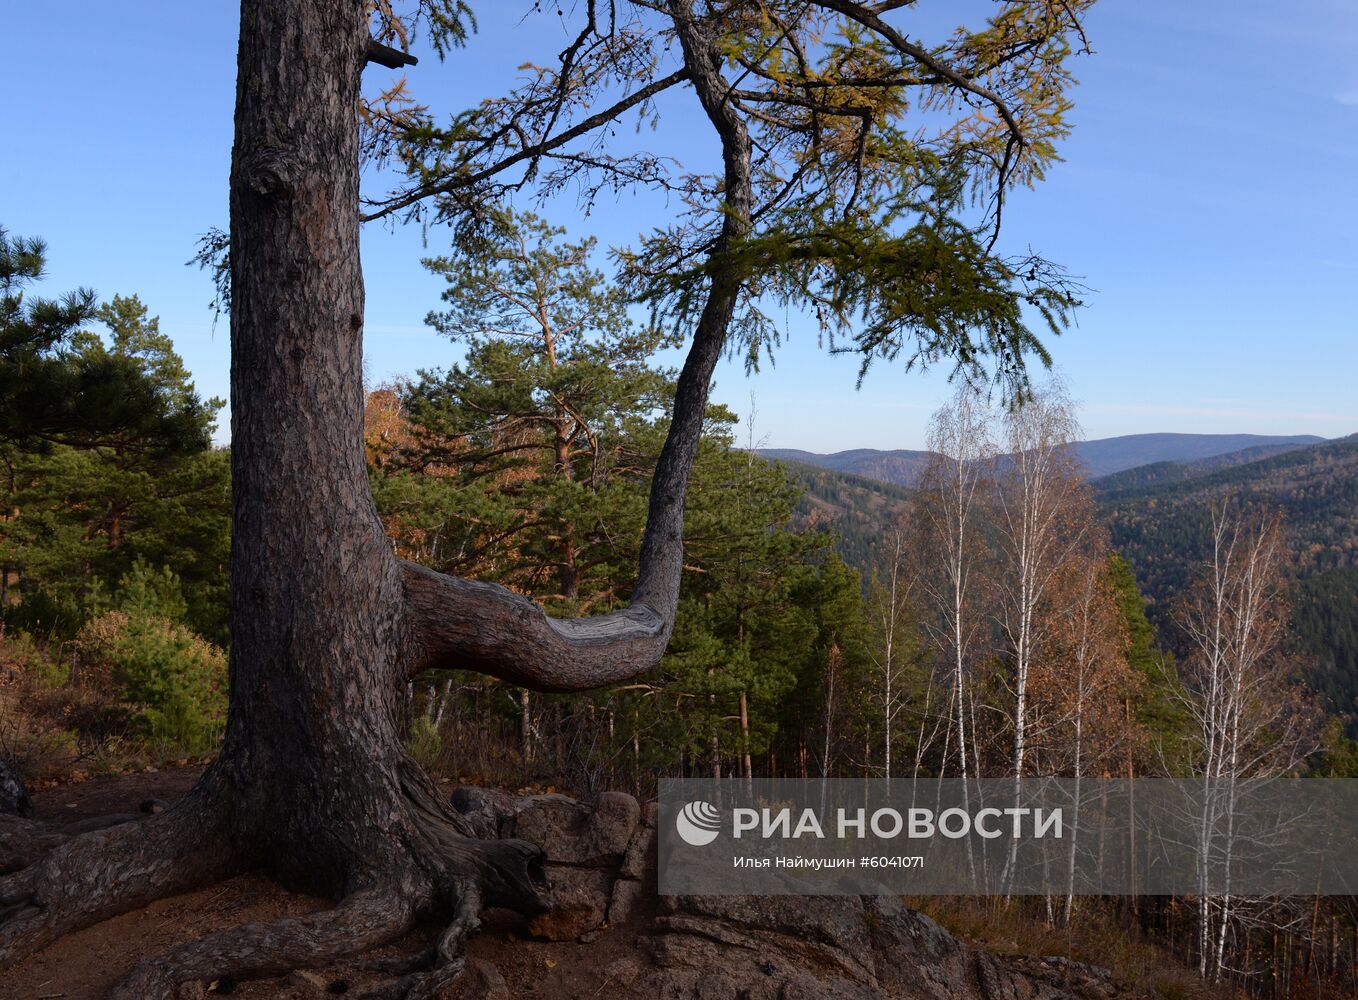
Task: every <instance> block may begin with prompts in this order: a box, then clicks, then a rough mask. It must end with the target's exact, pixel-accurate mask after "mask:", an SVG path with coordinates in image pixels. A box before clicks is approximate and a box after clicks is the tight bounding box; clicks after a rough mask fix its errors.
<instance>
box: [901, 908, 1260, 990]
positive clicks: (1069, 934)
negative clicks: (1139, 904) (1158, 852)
mask: <svg viewBox="0 0 1358 1000" xmlns="http://www.w3.org/2000/svg"><path fill="white" fill-rule="evenodd" d="M906 902H907V903H908V904H909V905H910V906H912V907H914V908H916V909H918V910H922V911H923V912H925V913H927V914H928V915H929V916H931V917H933V918H934V919H935V920H937V921H938V922H939V923H940V924H942V925H943V926H944V927H946V928H947V929H948V930H950V931H951V932H952V933H953V934H955V935H956V936H958V937H960V938H963V939H964V940H967V941H969V942H972V943H974V944H977V945H980V946H982V947H984V948H987V949H989V950H991V951H995V952H999V953H1001V954H1014V955H1044V956H1045V955H1060V956H1062V957H1064V958H1067V959H1070V960H1072V961H1075V962H1084V963H1087V964H1089V965H1097V966H1101V967H1103V968H1105V969H1108V970H1109V971H1111V972H1112V974H1113V976H1114V978H1115V979H1117V980H1118V981H1119V982H1121V983H1123V984H1126V985H1128V986H1131V987H1133V988H1134V989H1135V990H1137V991H1138V992H1142V993H1144V994H1145V995H1147V996H1150V997H1156V998H1160V1000H1237V998H1240V997H1243V996H1244V994H1243V993H1241V992H1239V991H1237V990H1234V989H1231V988H1229V987H1225V986H1212V985H1209V984H1207V983H1204V982H1202V980H1200V979H1199V978H1198V975H1197V971H1196V970H1195V969H1191V968H1188V967H1187V966H1185V965H1184V964H1183V963H1182V962H1181V961H1180V960H1179V959H1177V958H1176V957H1175V956H1173V955H1171V954H1170V953H1169V952H1168V951H1167V950H1166V949H1165V948H1163V947H1161V946H1160V945H1158V944H1156V943H1155V942H1154V941H1151V940H1148V939H1147V938H1145V937H1144V936H1143V935H1142V934H1140V933H1139V932H1138V931H1137V929H1136V927H1135V925H1134V923H1133V922H1132V919H1131V917H1130V916H1129V915H1128V914H1127V913H1126V912H1125V911H1124V910H1122V908H1121V906H1120V905H1119V904H1117V903H1114V902H1111V901H1109V900H1104V899H1081V900H1077V901H1076V908H1075V913H1074V916H1073V918H1072V920H1071V925H1070V926H1069V927H1054V926H1051V925H1049V924H1048V923H1047V920H1046V908H1045V905H1044V904H1043V901H1042V900H1040V899H1016V900H1012V901H1010V902H1009V903H1007V904H1006V903H1005V901H1004V900H1003V899H1002V898H999V897H979V896H917V897H909V898H908V899H907V900H906Z"/></svg>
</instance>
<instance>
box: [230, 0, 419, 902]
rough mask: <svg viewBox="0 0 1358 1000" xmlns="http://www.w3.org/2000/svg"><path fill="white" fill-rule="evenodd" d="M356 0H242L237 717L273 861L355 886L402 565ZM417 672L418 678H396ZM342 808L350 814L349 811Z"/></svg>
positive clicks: (242, 789) (235, 379)
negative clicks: (374, 442) (362, 187)
mask: <svg viewBox="0 0 1358 1000" xmlns="http://www.w3.org/2000/svg"><path fill="white" fill-rule="evenodd" d="M367 38H368V32H367V27H366V23H365V19H364V18H363V16H362V11H361V4H360V3H359V0H344V2H339V3H326V2H306V3H299V2H289V3H274V2H261V3H250V2H247V3H246V4H245V5H244V12H243V15H242V32H241V47H240V59H239V67H238V73H239V78H238V83H237V87H238V97H237V107H236V138H235V149H234V155H233V164H232V172H231V246H232V312H231V340H232V365H231V389H232V401H233V406H232V413H231V440H232V502H233V528H234V531H233V535H232V538H233V549H232V558H231V593H232V604H231V636H232V641H231V685H232V697H231V716H230V720H229V723H228V731H227V741H226V750H225V753H224V757H225V759H226V760H227V761H228V762H229V767H230V769H231V773H232V776H233V780H234V781H235V782H236V783H237V786H238V794H239V796H240V802H241V805H242V806H243V807H244V808H243V812H244V814H245V815H246V816H259V817H265V818H266V820H267V821H266V822H265V823H264V824H263V825H264V829H262V830H259V831H251V833H252V834H253V835H255V836H256V837H258V838H260V839H261V840H264V841H272V843H267V845H264V844H262V845H261V846H262V847H263V848H264V849H265V850H266V851H267V856H268V857H269V858H270V863H271V866H272V867H276V868H277V871H278V874H280V875H283V876H285V877H289V878H290V879H305V880H307V881H311V880H314V881H315V882H316V883H317V885H316V887H317V888H321V889H326V890H329V891H334V890H335V889H337V888H343V887H344V885H345V883H346V880H347V879H348V878H350V877H351V874H352V873H351V872H349V871H348V870H346V869H347V868H349V867H350V864H349V863H347V862H346V860H345V859H349V858H364V859H379V858H381V857H382V854H383V853H384V852H386V851H388V850H390V846H389V844H390V840H391V838H390V837H389V836H388V834H389V832H390V831H386V830H383V829H381V828H380V826H378V825H375V824H372V823H371V822H370V818H371V817H374V816H393V817H394V816H399V815H401V811H402V810H401V807H400V803H401V801H402V790H401V771H402V767H401V764H402V763H403V760H404V754H403V751H402V749H401V743H400V740H399V738H398V734H397V731H396V727H395V718H396V712H395V699H396V694H397V690H398V686H399V685H398V681H397V677H398V671H399V667H400V657H401V649H402V642H403V639H402V628H403V622H404V620H405V615H404V597H403V593H402V583H401V572H400V566H399V564H398V562H397V560H396V558H395V556H394V555H393V552H392V548H391V545H390V543H389V542H388V541H387V540H386V538H385V537H384V534H383V531H382V526H381V523H380V521H379V519H378V517H377V512H376V509H375V508H374V505H373V501H372V497H371V494H370V492H369V488H368V479H367V470H366V466H365V463H364V456H363V440H362V427H363V383H362V330H363V276H362V271H361V268H360V263H359V222H358V213H357V205H358V129H357V119H356V114H355V109H356V108H357V105H358V97H359V78H360V75H361V72H362V68H363V65H364V49H365V46H366V44H367ZM401 680H402V682H403V680H404V678H402V679H401ZM346 817H347V818H346Z"/></svg>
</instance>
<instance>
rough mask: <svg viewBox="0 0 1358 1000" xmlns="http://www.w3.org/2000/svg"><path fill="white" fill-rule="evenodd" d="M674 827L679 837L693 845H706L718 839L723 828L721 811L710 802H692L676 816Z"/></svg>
mask: <svg viewBox="0 0 1358 1000" xmlns="http://www.w3.org/2000/svg"><path fill="white" fill-rule="evenodd" d="M674 828H675V829H676V830H677V831H679V839H680V840H682V841H683V842H684V843H685V844H688V845H689V846H691V847H706V846H707V845H708V844H710V843H712V841H714V840H716V839H717V834H718V833H719V832H720V829H721V813H719V812H718V811H717V807H716V806H714V805H712V803H710V802H703V801H701V800H699V801H697V802H690V803H689V804H688V805H686V806H684V808H682V809H680V810H679V815H678V816H676V817H674Z"/></svg>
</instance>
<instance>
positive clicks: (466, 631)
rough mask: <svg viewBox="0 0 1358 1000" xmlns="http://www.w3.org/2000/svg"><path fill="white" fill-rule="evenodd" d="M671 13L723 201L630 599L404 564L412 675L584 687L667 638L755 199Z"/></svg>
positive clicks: (689, 27)
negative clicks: (522, 588)
mask: <svg viewBox="0 0 1358 1000" xmlns="http://www.w3.org/2000/svg"><path fill="white" fill-rule="evenodd" d="M669 10H670V14H671V17H672V18H673V20H674V25H675V30H676V34H677V36H678V38H679V41H680V44H681V45H682V46H683V49H684V63H685V67H686V68H685V73H686V75H687V76H688V77H689V79H691V81H692V83H693V88H694V91H695V92H696V93H697V95H698V99H699V101H700V102H701V103H702V106H703V110H704V111H705V112H706V113H707V116H708V118H709V119H710V120H711V122H712V125H713V127H714V128H715V130H716V132H717V134H718V135H719V136H720V138H721V143H722V162H723V166H724V181H725V195H726V204H725V212H724V213H723V219H722V229H721V233H720V235H719V236H718V237H717V239H716V240H715V241H714V243H713V246H712V250H711V257H712V258H713V260H714V262H715V263H716V265H717V266H714V267H713V268H711V269H710V274H711V277H710V279H709V281H710V284H709V287H708V290H707V299H706V302H705V303H704V305H703V310H702V312H701V314H700V315H699V317H698V323H697V326H696V328H695V329H694V332H693V344H692V346H691V347H690V348H689V352H688V357H687V358H686V359H685V361H684V367H683V370H682V371H681V372H680V374H679V382H678V385H677V386H676V389H675V396H674V410H673V414H672V416H671V419H670V427H669V433H668V434H667V436H666V438H665V445H664V448H663V449H662V450H661V452H660V458H659V460H658V461H657V463H656V469H655V475H654V477H653V478H652V480H651V498H650V506H649V509H648V511H647V517H646V532H645V534H644V535H643V536H642V542H641V558H640V563H639V565H638V571H637V584H636V587H635V588H634V589H633V591H632V601H631V604H630V605H629V606H628V607H627V608H625V609H624V610H621V611H615V612H612V613H610V614H607V615H600V616H597V617H592V618H580V619H573V620H558V619H552V618H548V617H547V615H546V613H545V612H544V611H543V610H542V608H541V607H540V606H539V605H537V604H536V603H534V602H533V601H531V600H529V599H528V598H526V597H522V596H520V595H517V594H514V593H511V592H510V591H508V590H506V589H504V588H503V587H498V586H495V585H494V584H488V583H476V582H473V581H470V580H462V579H459V578H457V577H450V576H444V575H442V574H439V573H435V572H433V571H432V570H428V569H425V568H423V567H420V566H416V565H414V564H413V563H406V564H404V566H403V570H404V576H405V591H406V602H407V608H408V618H407V624H408V626H409V629H410V635H411V640H412V643H413V651H412V652H413V655H412V656H411V657H410V663H411V670H412V672H415V673H418V672H419V671H421V670H427V669H430V668H433V667H440V666H442V667H458V668H462V669H469V670H478V671H481V672H482V673H486V674H490V675H491V676H493V677H499V678H501V679H503V680H507V681H511V682H513V683H515V684H520V685H522V686H524V687H528V688H533V689H534V690H538V691H581V690H587V689H589V688H595V687H600V686H602V685H605V684H611V683H614V682H616V681H622V680H627V679H629V678H632V677H636V676H637V675H638V674H642V673H644V672H646V671H647V670H649V669H650V668H651V667H653V666H654V665H655V664H656V663H658V662H659V660H660V657H661V655H662V654H663V653H664V652H665V646H666V644H667V643H668V642H669V637H670V632H671V631H672V630H673V628H674V616H675V612H676V611H677V610H678V606H679V584H680V579H681V577H682V575H683V568H684V496H685V494H686V492H687V491H688V480H689V475H690V473H691V472H692V471H693V462H694V460H695V459H696V457H697V455H698V444H699V442H700V440H701V439H702V432H703V420H704V417H705V416H706V413H707V397H708V391H709V389H710V387H711V384H712V373H713V371H714V370H715V369H716V366H717V360H718V359H719V358H720V357H721V352H722V349H723V348H724V347H725V344H726V335H727V331H728V330H729V328H730V325H731V319H732V317H733V316H734V314H735V307H736V300H737V298H738V297H739V295H740V290H741V287H742V283H743V275H742V274H741V273H739V272H738V271H737V270H735V268H734V267H733V266H732V265H731V264H730V263H729V261H730V260H731V258H730V257H729V256H728V255H729V254H730V252H731V251H732V250H733V249H734V248H735V247H736V246H737V245H738V244H739V243H740V242H741V241H742V240H744V239H745V238H746V236H747V235H748V234H749V231H750V214H751V211H752V207H753V201H754V195H753V184H752V181H751V170H750V137H749V133H748V132H747V131H746V128H745V124H744V122H743V121H742V120H741V117H740V115H739V113H738V112H737V110H736V109H735V108H734V107H733V106H732V103H731V88H730V87H729V86H728V85H727V84H726V81H725V80H723V79H722V76H721V69H720V67H721V65H722V56H721V54H720V52H719V51H718V49H717V47H716V45H715V44H714V42H713V40H712V39H711V38H710V37H709V35H708V34H707V32H706V31H705V30H704V29H703V27H702V25H701V24H700V22H699V20H698V19H697V18H696V17H695V15H694V13H693V5H692V3H691V2H690V0H672V2H671V3H670V4H669ZM723 258H725V261H723ZM723 264H725V266H723Z"/></svg>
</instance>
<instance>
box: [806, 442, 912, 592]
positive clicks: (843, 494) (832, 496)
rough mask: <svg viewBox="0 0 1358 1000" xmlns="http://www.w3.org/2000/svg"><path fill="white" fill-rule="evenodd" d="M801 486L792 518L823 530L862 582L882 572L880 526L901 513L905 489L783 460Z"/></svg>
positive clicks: (884, 564) (884, 562)
mask: <svg viewBox="0 0 1358 1000" xmlns="http://www.w3.org/2000/svg"><path fill="white" fill-rule="evenodd" d="M781 464H782V465H783V466H784V467H786V468H787V470H788V472H789V473H790V474H791V475H792V478H793V480H794V482H796V483H797V484H798V485H799V486H800V487H801V489H802V491H803V492H802V496H801V500H800V501H799V502H798V504H797V512H796V516H797V522H798V523H799V524H801V525H805V526H806V527H809V528H818V529H821V530H824V531H826V532H829V533H830V534H831V535H832V536H833V537H834V539H835V548H836V549H837V550H838V552H839V554H840V555H841V556H843V557H844V561H845V562H847V563H848V564H849V565H850V566H852V567H854V568H855V569H857V570H858V572H859V574H861V576H862V577H863V580H864V581H865V582H867V581H870V580H872V578H873V576H874V575H876V576H882V575H884V573H885V571H886V569H887V564H888V562H889V556H888V554H887V553H886V551H885V549H884V548H883V546H882V536H883V531H884V530H885V526H886V525H889V524H891V523H893V522H894V521H896V520H898V519H899V518H900V517H902V516H903V515H904V514H905V511H906V507H907V504H908V502H909V499H910V496H911V491H910V490H908V489H906V488H905V487H903V486H896V485H894V484H892V483H887V482H882V481H880V480H877V479H868V478H866V477H864V476H857V475H854V474H852V473H846V472H835V471H832V470H830V469H820V468H817V467H815V466H813V465H806V464H803V463H800V462H791V461H785V462H783V463H781Z"/></svg>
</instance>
